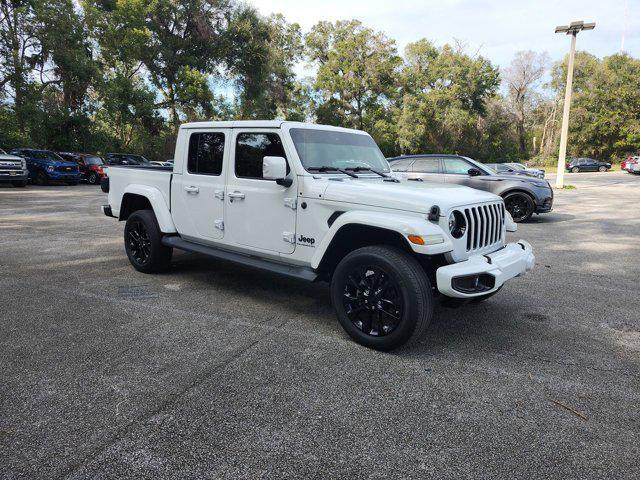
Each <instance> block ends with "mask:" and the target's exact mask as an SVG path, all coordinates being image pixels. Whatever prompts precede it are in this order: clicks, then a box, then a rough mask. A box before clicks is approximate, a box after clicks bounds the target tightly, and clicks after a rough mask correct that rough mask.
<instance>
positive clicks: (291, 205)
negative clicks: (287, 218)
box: [284, 198, 298, 210]
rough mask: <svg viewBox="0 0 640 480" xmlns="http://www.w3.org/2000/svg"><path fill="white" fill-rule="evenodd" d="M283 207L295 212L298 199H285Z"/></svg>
mask: <svg viewBox="0 0 640 480" xmlns="http://www.w3.org/2000/svg"><path fill="white" fill-rule="evenodd" d="M284 206H285V207H289V208H290V209H291V210H295V209H296V208H297V207H298V199H297V198H285V199H284Z"/></svg>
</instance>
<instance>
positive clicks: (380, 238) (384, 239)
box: [311, 212, 453, 277]
mask: <svg viewBox="0 0 640 480" xmlns="http://www.w3.org/2000/svg"><path fill="white" fill-rule="evenodd" d="M410 234H414V235H420V236H423V237H424V236H442V241H441V242H440V243H437V244H431V245H415V244H411V243H410V242H409V240H408V239H407V236H408V235H410ZM373 245H388V246H392V247H396V248H398V249H399V250H402V251H404V252H407V253H409V254H411V255H415V256H416V257H417V258H418V259H419V261H420V262H421V263H422V264H423V265H424V266H425V268H427V267H428V266H429V264H430V263H431V262H432V261H434V259H440V258H443V257H444V253H445V252H449V251H451V250H452V249H453V245H452V243H451V241H450V240H449V238H448V236H446V235H444V232H443V231H442V230H441V229H440V227H439V226H438V225H435V224H432V223H429V222H427V221H426V219H421V218H419V217H407V218H402V217H399V216H398V215H397V214H382V213H380V212H347V213H345V214H344V215H341V216H340V217H339V218H338V219H337V220H336V221H335V222H334V223H333V225H332V227H331V228H330V230H329V232H327V234H326V235H325V237H324V238H323V240H322V242H321V243H320V245H319V246H318V250H317V251H316V253H315V255H314V256H313V258H312V261H311V266H312V268H314V269H316V270H317V271H318V272H319V273H320V274H321V275H322V276H324V277H329V276H331V273H332V272H333V270H334V269H335V267H336V266H337V265H338V263H340V261H341V260H342V259H343V258H344V257H345V256H346V255H347V254H348V253H350V252H352V251H354V250H356V249H358V248H361V247H365V246H373Z"/></svg>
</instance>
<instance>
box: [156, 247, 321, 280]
mask: <svg viewBox="0 0 640 480" xmlns="http://www.w3.org/2000/svg"><path fill="white" fill-rule="evenodd" d="M162 244H163V245H165V246H167V247H173V248H177V249H178V250H186V251H187V252H194V253H201V254H203V255H207V256H209V257H213V258H218V259H220V260H228V261H230V262H235V263H239V264H240V265H244V266H246V267H252V268H258V269H261V270H267V271H269V272H273V273H279V274H280V275H285V276H287V277H292V278H297V279H299V280H306V281H309V282H313V281H315V280H316V279H317V278H318V274H317V273H316V272H314V271H313V270H312V269H311V268H308V267H299V266H296V265H286V264H284V263H278V262H274V261H271V260H264V259H262V258H258V257H251V256H249V255H243V254H241V253H235V252H230V251H228V250H220V249H219V248H215V247H209V246H207V245H201V244H199V243H194V242H189V241H187V240H184V239H182V238H180V237H178V236H169V237H162Z"/></svg>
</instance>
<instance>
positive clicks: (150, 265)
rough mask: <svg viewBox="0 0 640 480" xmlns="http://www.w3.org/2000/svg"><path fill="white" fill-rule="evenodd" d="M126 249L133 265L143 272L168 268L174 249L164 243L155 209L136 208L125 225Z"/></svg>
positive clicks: (154, 271) (153, 271)
mask: <svg viewBox="0 0 640 480" xmlns="http://www.w3.org/2000/svg"><path fill="white" fill-rule="evenodd" d="M124 249H125V250H126V252H127V256H128V257H129V261H130V262H131V265H133V267H134V268H135V269H136V270H138V271H139V272H142V273H156V272H161V271H163V270H166V269H167V268H168V267H169V265H170V264H171V256H172V254H173V249H172V248H170V247H165V246H164V245H163V244H162V232H161V231H160V227H159V226H158V220H157V219H156V216H155V214H154V213H153V210H136V211H135V212H133V213H132V214H131V215H129V218H128V219H127V223H126V225H125V227H124Z"/></svg>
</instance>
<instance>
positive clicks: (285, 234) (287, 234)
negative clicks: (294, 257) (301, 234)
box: [282, 232, 296, 243]
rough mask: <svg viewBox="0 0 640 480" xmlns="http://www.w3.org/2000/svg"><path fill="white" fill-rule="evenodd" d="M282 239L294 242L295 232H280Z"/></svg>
mask: <svg viewBox="0 0 640 480" xmlns="http://www.w3.org/2000/svg"><path fill="white" fill-rule="evenodd" d="M282 239H283V240H284V241H285V242H289V243H296V234H295V233H291V232H282Z"/></svg>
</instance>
